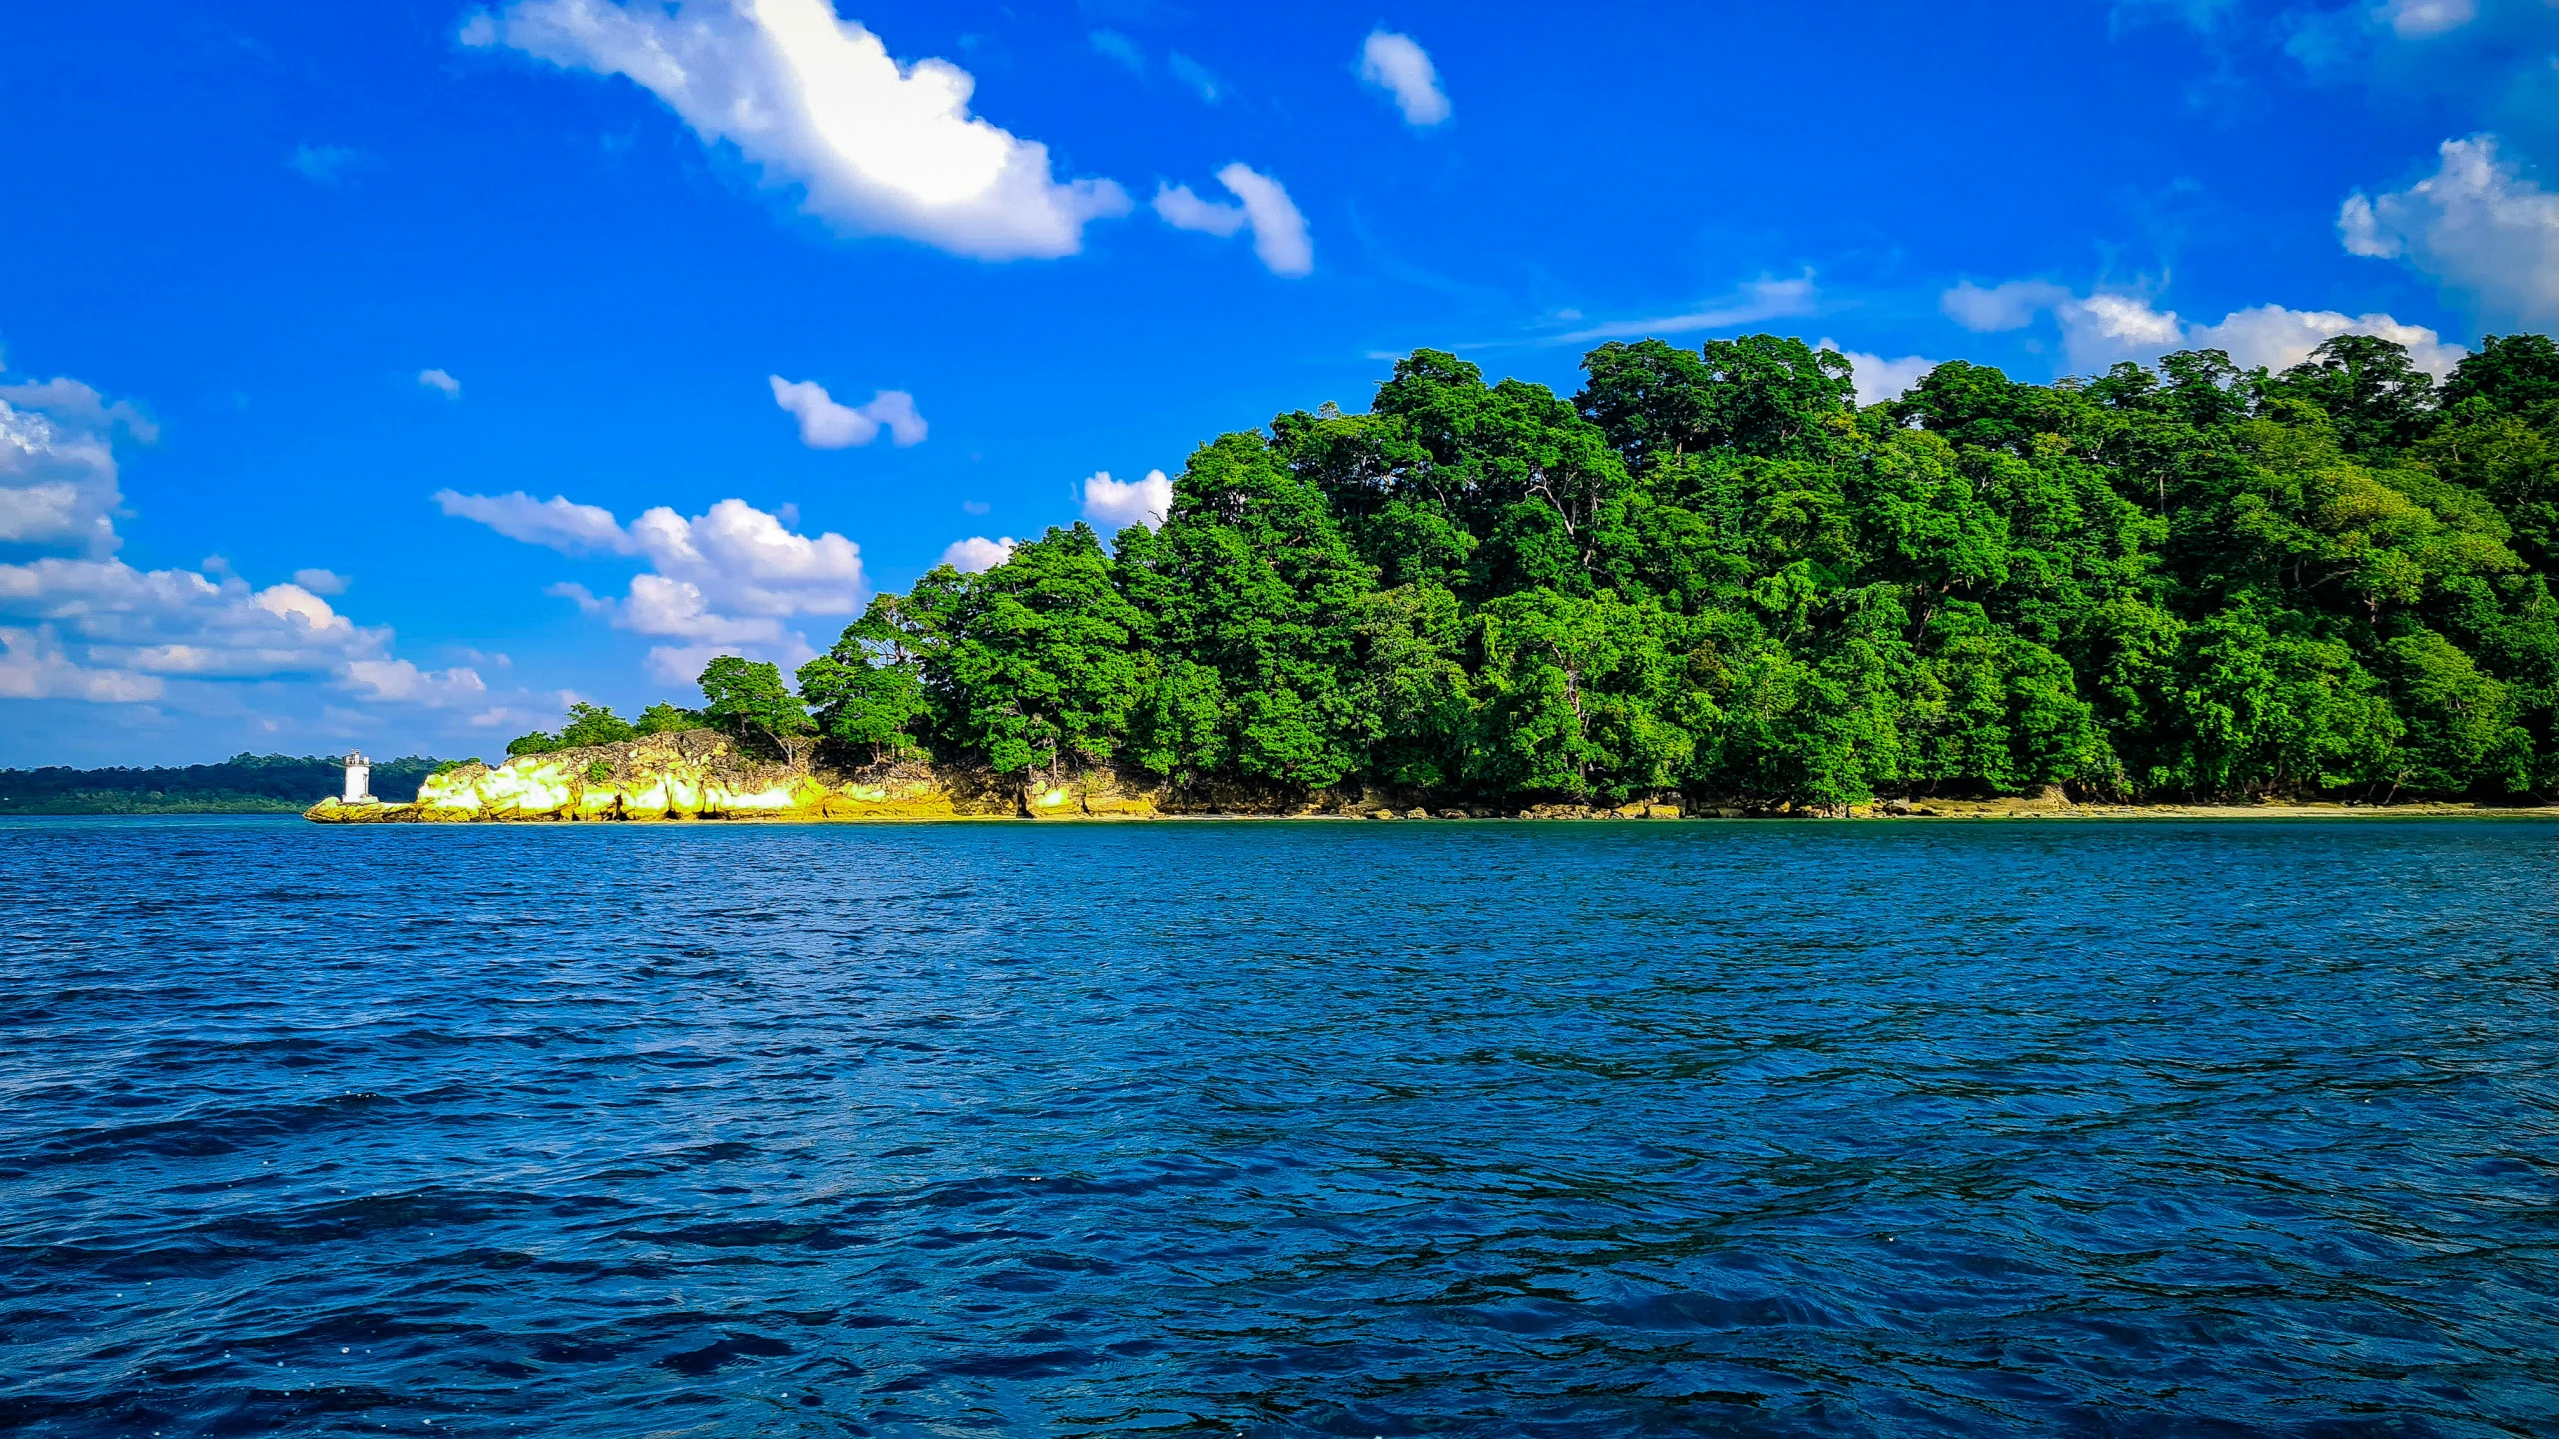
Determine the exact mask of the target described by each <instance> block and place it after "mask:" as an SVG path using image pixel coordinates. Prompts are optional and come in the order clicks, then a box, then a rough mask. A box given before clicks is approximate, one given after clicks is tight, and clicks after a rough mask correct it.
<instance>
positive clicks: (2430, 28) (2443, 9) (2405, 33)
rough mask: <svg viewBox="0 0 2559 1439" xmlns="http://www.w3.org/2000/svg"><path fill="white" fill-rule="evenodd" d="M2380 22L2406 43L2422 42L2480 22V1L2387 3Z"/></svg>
mask: <svg viewBox="0 0 2559 1439" xmlns="http://www.w3.org/2000/svg"><path fill="white" fill-rule="evenodd" d="M2380 18H2381V19H2383V20H2384V21H2387V22H2388V23H2389V25H2390V28H2391V29H2392V30H2393V31H2395V32H2397V34H2398V36H2399V38H2400V39H2402V40H2422V39H2425V38H2427V37H2429V36H2434V35H2441V34H2443V33H2444V32H2446V31H2448V30H2458V29H2460V28H2461V27H2462V26H2464V25H2467V24H2469V23H2470V22H2471V21H2473V20H2476V19H2478V18H2479V6H2478V3H2477V0H2384V3H2383V4H2382V6H2381V12H2380Z"/></svg>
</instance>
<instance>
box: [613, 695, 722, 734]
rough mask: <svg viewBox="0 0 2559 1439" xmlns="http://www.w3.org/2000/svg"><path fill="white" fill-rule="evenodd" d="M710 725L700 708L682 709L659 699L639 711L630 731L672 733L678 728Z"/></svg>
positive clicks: (695, 727)
mask: <svg viewBox="0 0 2559 1439" xmlns="http://www.w3.org/2000/svg"><path fill="white" fill-rule="evenodd" d="M710 727H711V722H710V721H709V720H708V719H706V718H705V717H704V716H703V714H702V712H701V711H700V710H689V709H684V708H682V707H680V706H677V705H672V704H669V703H667V702H666V701H664V700H660V701H658V702H657V703H656V704H653V705H651V706H649V707H648V708H647V709H644V710H642V711H640V717H639V719H638V720H637V721H635V722H633V724H632V726H631V733H632V734H634V735H652V734H673V733H675V732H677V731H678V730H689V729H708V728H710Z"/></svg>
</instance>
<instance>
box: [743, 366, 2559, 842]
mask: <svg viewBox="0 0 2559 1439" xmlns="http://www.w3.org/2000/svg"><path fill="white" fill-rule="evenodd" d="M1582 368H1583V370H1584V372H1585V374H1586V375H1587V377H1588V380H1587V383H1586V384H1585V385H1584V386H1583V388H1582V390H1581V392H1580V393H1579V394H1577V395H1574V396H1572V397H1570V398H1569V399H1567V398H1564V397H1561V396H1558V395H1556V394H1554V393H1553V392H1552V391H1549V390H1547V389H1546V388H1544V387H1543V386H1540V385H1535V384H1530V383H1527V382H1524V381H1520V380H1504V381H1501V382H1500V383H1498V384H1490V385H1488V384H1486V383H1485V381H1484V377H1483V374H1482V372H1481V371H1479V370H1478V369H1477V368H1476V367H1475V366H1474V365H1472V364H1469V363H1467V362H1465V361H1463V360H1460V359H1458V358H1457V357H1455V356H1453V355H1449V354H1445V353H1441V352H1438V351H1432V350H1420V351H1416V352H1414V353H1413V354H1412V355H1411V356H1410V357H1408V358H1406V359H1404V360H1402V361H1399V362H1398V363H1397V364H1396V366H1395V373H1394V377H1393V378H1392V379H1391V380H1389V381H1387V382H1386V384H1385V385H1384V386H1382V387H1381V388H1380V389H1379V391H1378V393H1377V395H1376V397H1375V399H1374V400H1373V401H1372V402H1371V404H1370V406H1369V409H1368V412H1367V413H1365V414H1344V413H1341V412H1340V411H1338V410H1336V409H1335V408H1334V407H1332V406H1331V405H1326V406H1324V407H1323V408H1321V409H1317V410H1312V411H1306V410H1301V411H1297V412H1295V413H1291V414H1284V415H1281V416H1279V417H1278V418H1276V419H1274V420H1272V421H1271V422H1270V424H1269V426H1268V427H1267V428H1266V429H1262V430H1254V431H1246V432H1242V433H1238V434H1230V435H1227V436H1224V437H1222V438H1220V439H1218V440H1216V441H1214V442H1212V443H1210V444H1207V445H1205V446H1203V447H1201V448H1200V449H1199V451H1198V452H1197V453H1195V454H1193V455H1192V456H1191V459H1190V463H1189V465H1188V466H1187V467H1186V468H1185V469H1184V470H1183V472H1182V475H1181V477H1180V479H1179V480H1177V481H1176V482H1175V484H1174V487H1173V502H1172V511H1171V513H1170V514H1169V515H1168V516H1166V517H1165V519H1164V522H1163V524H1162V526H1161V527H1160V528H1158V529H1153V530H1149V529H1146V528H1142V527H1131V528H1129V529H1125V530H1122V531H1121V532H1120V533H1119V534H1118V535H1117V536H1116V537H1114V539H1113V541H1112V543H1111V545H1110V546H1109V547H1108V548H1105V546H1104V543H1103V540H1102V537H1101V536H1099V535H1097V534H1095V533H1094V532H1093V531H1092V530H1090V529H1089V528H1086V527H1085V526H1083V525H1080V524H1079V525H1077V526H1075V527H1074V528H1072V529H1052V530H1050V531H1049V532H1048V533H1047V534H1046V535H1044V536H1042V537H1041V538H1039V539H1037V540H1034V541H1031V542H1029V543H1026V544H1023V545H1021V546H1020V547H1018V548H1017V549H1015V550H1014V551H1013V552H1012V555H1011V557H1010V559H1008V560H1007V561H1006V562H1005V563H1003V564H1001V565H998V566H996V567H995V568H993V569H991V570H988V571H986V572H985V573H982V574H962V573H959V572H957V571H956V570H953V569H951V568H949V567H947V566H946V567H943V568H939V569H936V570H933V571H932V572H930V573H928V574H926V575H925V576H924V577H923V578H922V579H920V580H918V581H917V582H916V584H915V585H914V587H913V588H912V589H911V590H909V591H908V592H907V593H905V594H892V595H882V596H880V597H879V598H878V599H877V600H876V601H875V602H874V603H873V604H872V606H871V608H870V611H869V612H868V613H867V614H866V615H865V616H864V617H863V618H862V619H861V620H860V621H859V622H858V623H856V624H854V625H853V626H851V627H850V628H848V629H847V630H846V631H845V632H844V637H843V638H842V639H841V640H840V641H839V642H838V643H837V644H836V645H835V646H834V648H833V650H832V652H831V653H829V654H826V655H822V656H819V657H818V658H816V659H814V660H812V661H810V662H809V663H808V664H806V665H804V666H802V667H801V668H800V669H799V671H798V680H799V686H798V692H797V694H793V693H791V692H790V691H789V690H788V689H786V688H785V687H784V686H783V684H782V682H781V677H780V676H779V675H778V673H775V672H774V670H773V667H772V666H770V665H748V664H746V663H745V662H744V661H741V660H738V659H734V658H730V659H723V660H720V661H718V662H716V663H715V664H714V665H713V667H712V669H711V670H710V671H709V672H706V674H705V676H704V688H705V691H706V697H707V699H708V701H709V703H708V705H707V707H706V710H705V711H704V714H705V716H706V717H707V718H709V719H710V720H711V721H712V722H715V723H720V724H724V725H728V726H730V727H732V728H733V729H736V730H738V731H740V732H742V733H750V734H761V735H763V736H765V737H766V738H768V739H769V740H770V741H772V742H773V743H774V744H775V745H776V746H777V747H779V748H781V749H785V750H793V749H797V748H799V747H800V745H799V741H797V740H796V739H795V738H794V736H800V735H810V736H814V737H816V738H817V739H818V740H820V742H822V743H829V744H832V745H833V746H834V747H835V748H836V750H837V752H838V753H840V754H843V755H846V756H850V757H853V758H856V759H870V758H875V757H876V758H886V757H890V756H896V755H916V756H922V755H931V756H933V757H935V758H939V759H945V760H962V761H967V762H973V763H983V764H987V765H991V766H992V767H993V768H994V769H996V770H998V771H1000V772H1005V773H1016V774H1018V773H1023V772H1026V771H1030V770H1034V769H1038V770H1056V769H1060V768H1068V769H1071V768H1073V767H1075V766H1076V765H1079V764H1082V763H1088V762H1108V763H1113V764H1117V765H1120V766H1124V767H1133V768H1136V769H1139V770H1144V771H1150V772H1153V773H1156V774H1163V775H1169V776H1172V777H1174V778H1175V779H1176V780H1197V781H1229V780H1240V781H1245V782H1259V783H1269V784H1282V785H1305V786H1322V785H1330V784H1334V783H1337V782H1342V781H1357V780H1369V781H1377V782H1384V783H1388V784H1396V785H1404V786H1410V787H1412V788H1414V789H1418V790H1422V791H1427V792H1430V793H1432V794H1436V795H1443V796H1447V797H1448V798H1450V799H1452V800H1456V799H1467V798H1481V799H1484V800H1489V801H1493V802H1496V803H1502V804H1510V803H1516V802H1520V801H1525V800H1533V799H1565V800H1573V801H1588V800H1594V799H1604V800H1607V801H1610V802H1620V801H1623V800H1625V799H1627V798H1629V797H1634V796H1646V795H1661V794H1667V793H1672V792H1679V793H1685V794H1687V795H1690V796H1693V797H1698V798H1707V797H1715V798H1724V797H1730V798H1732V799H1737V800H1740V801H1743V802H1746V803H1763V804H1776V803H1791V804H1795V805H1799V806H1812V807H1832V806H1838V805H1843V804H1848V803H1854V802H1860V801H1864V800H1867V799H1869V798H1871V797H1874V796H1876V795H1879V794H1881V795H1891V794H1905V795H1908V794H1949V795H1953V794H1975V795H1989V794H2013V793H2018V792H2031V791H2034V790H2037V789H2040V788H2042V787H2045V786H2051V785H2062V786H2067V787H2070V788H2072V789H2074V790H2077V791H2079V792H2081V793H2083V794H2090V795H2104V796H2122V797H2129V798H2139V799H2151V798H2179V799H2183V798H2214V797H2235V796H2264V795H2301V796H2307V795H2327V796H2337V797H2344V798H2356V799H2369V800H2376V801H2378V800H2386V799H2389V798H2391V797H2393V796H2399V797H2410V796H2416V795H2429V796H2458V795H2470V796H2478V797H2481V798H2490V799H2501V798H2517V799H2520V798H2525V797H2529V796H2535V795H2538V796H2543V797H2548V796H2550V795H2551V794H2552V793H2553V792H2554V790H2559V603H2554V601H2553V598H2552V595H2551V589H2550V578H2549V577H2550V576H2551V574H2552V573H2553V571H2554V569H2555V568H2559V346H2554V345H2553V344H2552V342H2551V341H2550V339H2549V338H2548V337H2546V336H2541V335H2515V336H2509V337H2504V338H2499V337H2495V336H2491V337H2489V338H2488V339H2487V341H2486V342H2485V343H2484V344H2483V345H2482V347H2481V349H2480V350H2479V352H2478V353H2477V354H2474V355H2472V356H2470V357H2469V358H2467V359H2465V360H2464V361H2462V363H2461V364H2460V366H2459V367H2458V368H2457V369H2456V370H2454V371H2453V373H2452V374H2451V376H2450V377H2449V379H2448V380H2447V381H2446V382H2445V383H2442V384H2437V383H2436V382H2435V381H2434V379H2433V378H2432V377H2431V376H2429V375H2427V374H2426V373H2424V372H2423V371H2420V370H2418V369H2416V368H2415V367H2414V366H2413V365H2412V364H2411V363H2410V361H2409V358H2408V354H2407V352H2406V351H2405V350H2404V349H2402V348H2401V347H2400V346H2398V345H2396V344H2393V343H2391V342H2389V341H2387V340H2383V339H2378V338H2374V337H2370V336H2361V335H2348V336H2342V337H2340V338H2337V339H2333V340H2330V341H2328V342H2327V343H2325V344H2323V345H2321V346H2320V347H2319V348H2318V350H2317V351H2316V352H2315V353H2314V354H2313V355H2312V357H2311V358H2310V359H2309V360H2308V361H2307V362H2305V363H2303V364H2301V365H2298V366H2295V367H2293V368H2291V369H2288V370H2285V371H2283V372H2282V373H2280V374H2270V373H2268V372H2267V371H2265V370H2263V369H2257V370H2241V369H2239V368H2237V367H2236V366H2234V365H2233V364H2232V363H2231V361H2230V359H2229V357H2228V356H2227V355H2225V354H2223V353H2222V352H2220V351H2217V350H2203V351H2192V352H2186V353H2181V354H2174V355H2170V356H2168V357H2167V358H2165V359H2164V360H2162V361H2160V362H2159V364H2158V365H2157V366H2156V367H2155V368H2152V367H2144V366H2141V365H2135V364H2121V365H2117V366H2115V367H2114V368H2113V369H2112V370H2110V371H2108V372H2107V373H2106V374H2104V375H2101V376H2097V377H2094V378H2084V379H2065V380H2061V381H2058V382H2056V383H2053V384H2049V385H2033V384H2023V383H2020V382H2018V381H2015V380H2012V379H2010V378H2009V377H2007V376H2006V375H2004V374H2002V373H2000V372H1999V371H1998V370H1995V369H1991V368H1988V367H1986V366H1981V365H1974V364H1968V363H1965V362H1962V361H1953V362H1949V363H1947V364H1943V365H1940V366H1938V367H1937V368H1936V369H1935V370H1934V371H1933V372H1932V373H1930V374H1929V375H1928V376H1927V377H1926V378H1924V379H1922V380H1921V381H1920V382H1919V383H1918V384H1917V385H1916V386H1914V387H1912V389H1911V390H1910V391H1909V392H1908V393H1907V394H1906V395H1904V396H1903V397H1901V398H1899V399H1897V400H1892V401H1888V402H1885V403H1881V404H1874V405H1867V406H1864V407H1862V408H1861V407H1860V406H1859V405H1858V404H1857V403H1856V401H1855V398H1854V387H1853V385H1852V384H1851V381H1850V369H1849V363H1848V361H1847V360H1846V359H1844V358H1843V357H1841V356H1840V355H1838V354H1836V353H1833V352H1831V351H1828V350H1820V351H1816V350H1814V349H1812V348H1810V347H1808V346H1806V345H1805V344H1803V343H1802V342H1801V341H1800V340H1793V339H1784V338H1780V337H1777V336H1773V335H1752V336H1746V337H1744V338H1741V339H1738V340H1715V341H1710V342H1708V343H1707V344H1706V345H1705V346H1704V347H1703V348H1702V349H1701V350H1686V349H1680V348H1676V347H1674V346H1671V345H1668V344H1665V343H1663V342H1661V341H1658V340H1647V341H1643V342H1640V343H1636V344H1608V345H1603V346H1601V347H1600V348H1599V349H1597V350H1594V351H1592V352H1591V353H1590V354H1589V355H1587V356H1586V357H1584V359H1583V362H1582Z"/></svg>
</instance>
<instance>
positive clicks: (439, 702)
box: [338, 660, 489, 709]
mask: <svg viewBox="0 0 2559 1439" xmlns="http://www.w3.org/2000/svg"><path fill="white" fill-rule="evenodd" d="M338 682H339V683H340V684H341V685H343V686H345V687H346V688H347V689H348V690H351V691H353V692H354V693H355V695H356V696H357V697H358V698H360V699H367V700H379V701H385V702H388V703H392V704H413V705H424V706H426V707H427V708H429V709H442V708H444V707H446V706H448V705H457V704H476V703H478V702H479V700H480V697H481V696H482V695H485V694H487V693H488V689H489V687H488V685H487V684H486V683H485V682H483V681H482V680H481V678H480V672H479V671H478V670H474V669H469V668H466V667H464V666H461V665H456V666H454V667H453V668H452V669H447V670H422V669H419V668H418V667H417V666H416V665H413V664H411V663H409V662H408V661H407V660H355V661H351V662H350V663H349V664H348V665H347V667H346V669H345V670H344V671H343V672H342V673H341V674H340V675H339V680H338Z"/></svg>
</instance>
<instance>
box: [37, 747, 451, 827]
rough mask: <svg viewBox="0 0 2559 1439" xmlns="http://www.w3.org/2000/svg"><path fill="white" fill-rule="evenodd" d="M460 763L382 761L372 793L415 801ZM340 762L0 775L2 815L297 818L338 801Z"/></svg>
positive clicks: (295, 760)
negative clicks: (432, 778) (430, 779)
mask: <svg viewBox="0 0 2559 1439" xmlns="http://www.w3.org/2000/svg"><path fill="white" fill-rule="evenodd" d="M456 763H460V761H453V760H445V761H438V760H433V759H427V758H424V757H421V756H414V755H413V756H409V757H407V758H404V759H391V760H379V761H376V762H375V763H374V765H373V772H372V780H371V787H372V790H373V793H374V794H375V795H377V796H379V797H380V798H382V799H384V800H387V801H391V802H393V803H401V804H405V803H407V802H408V801H410V800H413V799H415V798H417V793H418V782H419V781H420V780H422V779H424V778H425V777H426V776H428V775H430V774H435V773H439V772H441V770H442V769H443V768H444V767H445V766H448V765H451V764H456ZM345 781H346V766H345V764H344V763H343V762H342V761H339V760H337V759H333V758H330V757H327V756H324V755H299V756H296V755H281V754H270V755H252V754H238V755H233V756H232V757H231V758H229V759H227V760H224V761H222V762H221V763H219V764H198V765H185V766H180V767H169V768H152V769H133V768H116V769H86V770H84V769H68V768H62V767H58V766H49V767H46V768H43V769H11V770H0V814H262V813H280V814H290V813H296V812H299V811H301V810H303V809H306V808H308V807H309V806H310V805H311V804H312V802H313V801H315V800H319V799H322V798H325V797H327V796H330V795H334V794H337V793H338V792H339V789H340V787H341V786H342V785H343V784H344V783H345Z"/></svg>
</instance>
